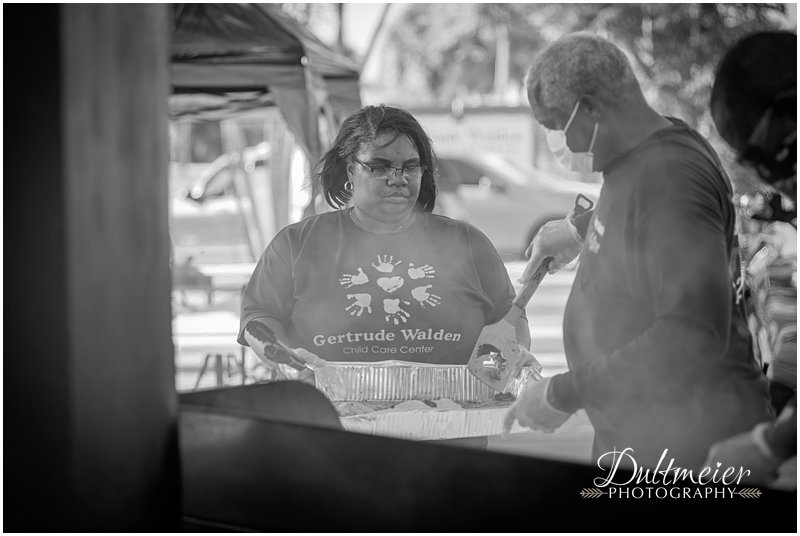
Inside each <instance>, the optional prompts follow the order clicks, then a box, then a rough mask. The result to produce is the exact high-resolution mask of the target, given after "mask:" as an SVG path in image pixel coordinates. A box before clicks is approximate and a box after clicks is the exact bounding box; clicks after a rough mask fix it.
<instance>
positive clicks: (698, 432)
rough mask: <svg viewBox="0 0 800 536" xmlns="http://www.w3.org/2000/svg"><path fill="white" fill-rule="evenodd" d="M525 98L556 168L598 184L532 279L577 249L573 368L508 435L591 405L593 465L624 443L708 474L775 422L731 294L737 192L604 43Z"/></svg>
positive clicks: (568, 48)
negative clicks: (710, 460)
mask: <svg viewBox="0 0 800 536" xmlns="http://www.w3.org/2000/svg"><path fill="white" fill-rule="evenodd" d="M527 90H528V98H529V101H530V104H531V107H532V110H533V114H534V117H535V118H536V120H537V121H538V122H539V123H540V124H542V125H543V126H544V127H545V128H546V129H548V130H550V131H552V132H550V133H549V134H548V139H549V140H550V142H551V145H552V147H553V149H554V151H555V153H556V154H557V155H560V159H561V160H562V162H564V163H565V164H566V165H568V166H569V167H570V168H571V169H573V170H575V171H590V170H591V171H601V172H603V175H604V184H603V190H602V192H601V194H600V198H599V199H598V201H597V205H596V206H595V209H594V211H592V212H591V213H587V214H588V215H587V216H583V217H582V218H574V221H572V222H570V221H569V220H565V221H562V222H554V223H552V224H550V225H549V226H547V227H546V228H544V229H543V230H542V231H541V232H540V233H539V236H537V240H539V241H544V242H547V243H548V244H549V247H550V249H543V248H541V247H538V246H537V242H536V240H535V241H534V243H533V244H532V249H533V251H534V253H535V256H534V257H532V259H531V261H530V262H529V265H528V269H527V270H526V272H525V274H524V275H523V280H526V279H527V278H529V277H530V276H531V274H532V272H533V270H534V269H535V268H536V267H537V266H538V265H539V262H540V261H541V260H542V259H543V258H544V257H547V256H553V257H555V259H554V262H553V263H552V264H551V271H553V270H556V269H558V268H559V267H560V266H562V265H563V264H565V263H566V262H568V261H569V260H571V258H573V257H574V256H575V255H576V254H577V250H579V249H581V248H582V250H581V263H580V266H579V268H578V272H577V274H576V277H575V282H574V284H573V287H572V290H571V293H570V296H569V299H568V302H567V306H566V309H565V313H564V347H565V351H566V357H567V362H568V365H569V372H566V373H563V374H558V375H556V376H554V377H552V378H545V379H544V380H543V381H540V382H536V383H535V384H534V386H533V387H532V388H530V389H529V390H527V391H526V392H525V393H523V394H522V395H521V396H520V397H519V398H518V400H517V401H516V402H515V404H514V405H513V406H512V407H511V408H510V409H509V412H508V414H507V415H506V421H505V424H506V427H507V428H508V427H510V426H511V425H512V424H513V422H514V420H519V421H520V423H521V424H523V425H525V426H528V427H531V428H534V429H538V430H544V431H553V430H555V429H557V428H558V427H559V426H560V425H561V424H563V423H564V422H565V421H566V420H567V419H568V418H569V416H570V415H571V414H572V413H574V412H575V411H577V410H579V409H585V410H586V413H587V415H588V417H589V420H590V421H591V423H592V425H593V428H594V431H595V437H594V445H593V458H594V459H595V460H597V459H598V458H599V457H600V456H602V455H603V454H606V453H610V452H613V451H615V450H616V451H622V450H623V449H625V448H628V447H630V448H631V449H633V451H632V454H631V455H632V457H633V458H634V459H635V460H636V462H637V464H638V465H639V466H650V467H655V466H656V465H657V464H658V463H659V460H661V459H662V457H663V460H662V462H661V463H662V464H663V465H666V464H667V463H668V462H669V460H670V459H672V460H674V462H673V465H679V466H681V467H698V466H699V465H700V464H701V463H702V462H703V461H704V459H705V455H706V453H707V452H708V448H709V446H710V445H711V444H713V443H714V442H715V441H718V440H719V439H721V438H724V437H729V436H731V435H734V434H736V433H739V432H742V431H745V430H748V429H750V428H752V427H753V426H754V425H755V424H756V423H758V422H760V421H762V420H766V419H769V418H771V416H772V410H771V407H770V405H769V400H768V395H767V386H766V382H765V379H764V378H763V375H762V374H761V373H760V371H759V369H758V367H757V365H756V362H755V360H754V358H753V355H752V347H751V346H750V339H749V333H748V330H747V325H746V321H745V317H744V312H743V310H742V308H741V305H742V297H741V295H740V293H739V290H738V289H739V286H738V285H737V284H736V279H737V277H738V269H739V258H738V255H737V252H736V239H735V235H734V217H735V214H734V208H733V204H732V202H731V193H732V192H731V185H730V182H729V180H728V178H727V176H726V175H725V172H724V171H723V169H722V167H721V165H720V162H719V158H718V157H717V155H716V153H715V152H714V150H713V149H712V148H711V146H710V145H709V144H708V143H707V142H706V140H704V139H703V138H702V137H701V136H700V135H699V134H698V133H697V132H695V131H694V130H692V129H691V128H690V127H689V126H688V125H686V124H685V123H684V122H682V121H680V120H679V119H674V118H668V117H664V116H662V115H660V114H659V113H658V112H656V111H655V110H653V109H652V108H651V107H650V106H649V105H648V103H647V102H646V101H645V99H644V96H643V95H642V92H641V89H640V87H639V84H638V82H637V81H636V78H635V77H634V74H633V71H632V69H631V66H630V63H629V61H628V59H627V58H626V57H625V55H624V54H623V53H622V51H621V50H620V49H619V48H617V47H616V46H615V45H613V44H612V43H610V42H609V41H607V40H605V39H602V38H600V37H598V36H595V35H592V34H587V33H577V34H571V35H568V36H565V37H563V38H561V39H559V40H558V41H556V42H554V43H553V44H551V45H550V46H549V47H547V48H546V49H545V50H543V51H542V52H541V53H540V54H539V55H538V57H537V58H536V60H535V61H534V64H533V66H532V67H531V69H530V71H529V73H528V79H527ZM581 227H584V228H585V229H581ZM581 231H584V232H581ZM579 236H585V239H584V240H583V241H582V244H580V245H578V240H576V237H579ZM570 249H571V250H572V251H569V250H570ZM565 251H566V253H565ZM610 457H611V456H610V455H609V456H606V457H605V461H608V460H609V458H610Z"/></svg>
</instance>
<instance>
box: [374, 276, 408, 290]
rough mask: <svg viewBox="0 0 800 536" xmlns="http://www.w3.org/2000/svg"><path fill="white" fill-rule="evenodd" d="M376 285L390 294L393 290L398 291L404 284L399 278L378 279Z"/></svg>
mask: <svg viewBox="0 0 800 536" xmlns="http://www.w3.org/2000/svg"><path fill="white" fill-rule="evenodd" d="M376 283H377V284H378V286H379V287H381V288H382V289H383V290H385V291H386V292H388V293H390V294H391V293H392V292H394V291H395V290H398V289H400V288H401V287H402V286H403V283H405V281H404V280H403V278H402V277H399V276H394V277H379V278H378V280H377V281H376Z"/></svg>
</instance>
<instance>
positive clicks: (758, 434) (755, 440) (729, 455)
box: [703, 423, 783, 486]
mask: <svg viewBox="0 0 800 536" xmlns="http://www.w3.org/2000/svg"><path fill="white" fill-rule="evenodd" d="M768 426H771V424H770V423H761V424H759V425H757V426H756V427H755V428H753V429H752V430H751V431H749V432H744V433H741V434H739V435H736V436H733V437H730V438H728V439H725V440H724V441H720V442H718V443H715V444H714V445H712V447H711V450H710V451H709V453H708V458H707V459H706V461H705V463H704V464H703V467H710V468H711V470H714V469H716V468H717V462H720V463H721V464H722V465H721V467H723V468H727V467H733V468H735V469H738V468H739V467H741V468H742V469H746V470H749V471H750V474H749V475H747V476H745V477H744V478H742V482H747V483H749V484H755V485H760V486H767V485H769V484H771V483H772V482H774V481H775V479H776V478H777V477H778V468H779V467H780V466H781V464H782V463H783V461H782V460H781V459H780V458H778V457H777V456H775V455H774V454H773V453H772V452H771V450H770V448H769V446H768V445H767V442H766V440H765V439H764V432H765V430H766V429H767V427H768Z"/></svg>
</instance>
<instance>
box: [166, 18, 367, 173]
mask: <svg viewBox="0 0 800 536" xmlns="http://www.w3.org/2000/svg"><path fill="white" fill-rule="evenodd" d="M171 56H172V64H171V68H172V86H173V97H172V99H171V101H170V115H171V116H172V117H173V118H178V117H186V116H195V117H205V118H227V117H231V116H234V115H235V114H237V113H238V112H241V111H245V110H250V109H252V108H259V107H264V106H271V105H277V106H278V108H279V109H280V111H281V114H282V115H283V117H284V119H285V120H286V123H287V124H288V127H289V129H290V130H291V131H292V133H293V134H294V136H295V138H296V140H297V142H298V143H299V145H300V146H301V147H302V149H303V151H304V152H305V153H306V156H307V157H308V158H309V160H310V161H311V162H316V160H317V159H318V158H319V156H320V155H321V143H320V134H319V114H320V113H327V118H328V120H329V121H331V120H332V121H338V120H340V119H341V118H343V117H344V116H346V115H349V114H350V113H352V112H353V111H355V110H357V109H358V108H360V107H361V99H360V96H359V86H358V78H359V70H358V65H357V64H356V63H355V62H353V61H352V60H350V59H349V58H347V57H346V56H345V55H344V54H342V53H339V52H337V51H335V50H333V49H331V48H330V47H328V46H326V45H325V44H323V43H322V42H321V41H320V40H319V39H317V38H316V37H315V36H314V35H313V34H311V33H310V32H309V31H308V30H306V29H305V28H304V27H303V26H302V25H301V24H299V23H297V22H296V21H295V20H294V19H292V18H291V17H289V16H288V15H286V14H285V13H283V12H282V11H281V10H280V8H278V7H277V6H273V5H269V4H173V5H172V45H171ZM331 126H332V127H334V129H335V126H336V125H331Z"/></svg>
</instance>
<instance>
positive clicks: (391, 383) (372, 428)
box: [316, 361, 536, 440]
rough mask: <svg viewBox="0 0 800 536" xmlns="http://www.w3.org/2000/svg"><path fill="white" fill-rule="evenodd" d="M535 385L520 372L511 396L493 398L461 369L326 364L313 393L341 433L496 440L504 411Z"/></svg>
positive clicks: (494, 394)
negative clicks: (329, 407) (332, 412)
mask: <svg viewBox="0 0 800 536" xmlns="http://www.w3.org/2000/svg"><path fill="white" fill-rule="evenodd" d="M535 379H536V373H535V371H528V372H525V373H524V374H523V375H522V376H521V377H520V378H519V379H517V380H516V381H515V382H513V385H512V386H511V389H510V391H511V392H506V393H499V392H497V391H495V390H494V389H491V388H490V387H488V386H487V385H484V384H483V383H481V382H480V381H479V380H478V379H477V378H475V377H474V376H473V375H472V374H471V373H470V372H469V370H468V369H467V366H466V365H430V364H425V363H411V362H405V361H382V362H377V363H365V362H352V363H350V362H348V363H338V362H328V364H327V366H325V367H320V368H318V369H317V371H316V384H317V388H318V389H319V390H320V391H322V392H323V393H324V394H325V396H327V397H328V398H329V399H330V400H331V401H332V403H333V405H334V407H335V408H336V410H337V412H338V413H339V416H340V419H341V422H342V426H343V427H344V428H345V430H349V431H352V432H361V433H368V434H375V435H386V436H392V437H399V438H403V439H415V440H431V439H451V438H459V437H475V436H483V435H495V434H499V433H500V432H501V431H502V423H503V416H504V414H505V411H506V410H507V409H508V407H509V406H510V405H511V404H512V403H513V401H514V400H515V399H516V397H517V395H518V394H519V393H520V392H521V391H522V390H523V389H524V388H525V387H526V386H527V383H528V382H529V381H531V380H535ZM520 431H523V430H522V428H520V427H519V426H518V425H515V427H514V428H513V429H512V433H516V432H520Z"/></svg>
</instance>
